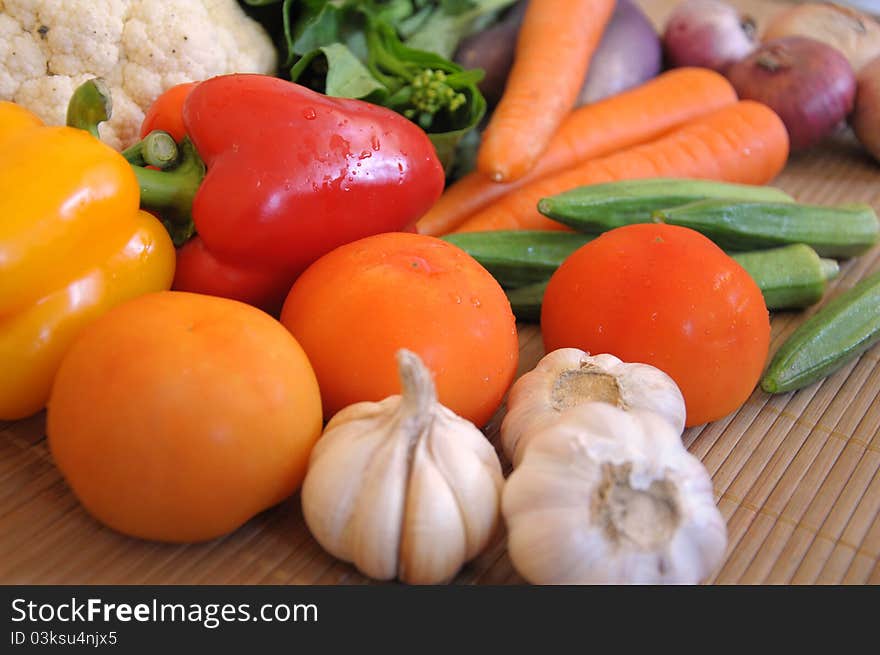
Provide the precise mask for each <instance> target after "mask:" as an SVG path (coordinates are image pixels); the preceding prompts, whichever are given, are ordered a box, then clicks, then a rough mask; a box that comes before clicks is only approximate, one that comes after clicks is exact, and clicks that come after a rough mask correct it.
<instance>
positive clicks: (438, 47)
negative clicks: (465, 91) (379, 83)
mask: <svg viewBox="0 0 880 655" xmlns="http://www.w3.org/2000/svg"><path fill="white" fill-rule="evenodd" d="M514 2H515V0H448V1H447V2H442V3H441V5H444V6H445V8H444V9H443V10H442V11H438V12H435V13H434V14H433V15H432V16H431V18H430V20H428V21H426V22H425V23H424V24H423V25H422V27H421V28H420V29H419V30H418V31H416V32H415V33H413V34H412V35H411V36H410V37H409V38H408V39H407V40H406V43H407V45H408V46H410V47H412V48H415V49H417V50H427V51H429V52H435V53H437V54H439V55H441V56H443V57H446V58H447V59H448V58H451V57H452V55H453V54H455V50H456V48H458V44H459V43H460V42H461V40H462V39H463V38H464V37H466V36H468V35H469V34H471V32H473V31H474V29H475V26H476V25H477V24H478V22H479V21H480V19H481V18H483V17H485V16H486V15H487V14H492V13H494V12H497V11H500V10H501V9H504V8H506V7H508V6H510V5H512V4H513V3H514ZM466 5H467V6H469V7H470V8H469V9H468V8H467V7H466ZM446 6H448V7H446Z"/></svg>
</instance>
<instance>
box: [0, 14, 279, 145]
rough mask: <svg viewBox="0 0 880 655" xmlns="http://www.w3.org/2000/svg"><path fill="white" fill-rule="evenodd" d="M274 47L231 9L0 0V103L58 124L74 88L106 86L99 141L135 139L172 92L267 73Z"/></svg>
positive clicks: (120, 142) (112, 142) (272, 68)
mask: <svg viewBox="0 0 880 655" xmlns="http://www.w3.org/2000/svg"><path fill="white" fill-rule="evenodd" d="M276 63H277V62H276V52H275V48H274V46H273V44H272V42H271V40H270V39H269V36H268V35H267V34H266V32H265V31H264V30H263V28H262V27H261V26H260V25H259V24H258V23H256V22H255V21H253V20H251V19H250V18H249V17H248V16H247V15H246V14H245V13H244V11H243V10H242V8H241V7H240V6H239V5H238V3H237V2H236V0H0V100H11V101H13V102H16V103H18V104H20V105H22V106H24V107H27V108H28V109H30V110H31V111H33V112H34V113H35V114H37V115H38V116H39V117H40V118H41V119H42V120H43V121H45V122H46V123H48V124H51V125H62V124H64V121H65V116H66V112H67V102H68V100H69V99H70V96H71V94H72V93H73V91H74V89H75V88H76V87H77V86H79V85H80V84H81V83H82V82H84V81H85V80H87V79H89V78H91V77H103V78H104V79H105V80H106V81H107V83H108V85H109V86H110V89H111V91H112V93H113V116H112V118H111V120H110V121H108V122H107V123H104V124H102V125H101V128H100V129H101V138H102V139H103V140H104V141H106V142H107V143H108V144H109V145H111V146H113V147H114V148H117V149H122V148H125V147H127V146H129V145H131V144H132V143H133V142H135V141H136V140H137V138H138V130H139V129H140V125H141V122H142V121H143V119H144V112H145V111H146V109H147V108H148V107H149V106H150V104H152V102H153V101H154V100H155V99H156V97H157V96H159V95H160V94H161V93H162V92H163V91H165V90H166V89H168V88H169V87H171V86H174V85H175V84H180V83H182V82H191V81H198V80H204V79H207V78H209V77H213V76H215V75H222V74H226V73H236V72H239V73H246V72H247V73H267V74H271V73H273V72H274V71H275V67H276Z"/></svg>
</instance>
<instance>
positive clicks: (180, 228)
mask: <svg viewBox="0 0 880 655" xmlns="http://www.w3.org/2000/svg"><path fill="white" fill-rule="evenodd" d="M180 151H181V159H180V164H179V165H177V166H176V167H174V168H172V169H170V170H164V171H155V170H152V169H149V168H143V167H141V166H134V165H133V166H132V167H131V168H132V170H133V171H134V173H135V176H136V177H137V180H138V184H139V185H140V189H141V206H142V207H145V208H146V209H151V210H155V211H157V212H159V213H161V214H162V216H163V217H164V218H165V219H166V221H167V222H166V227H169V232H171V236H172V237H176V236H179V235H182V234H190V235H191V234H192V232H193V229H192V204H193V199H194V198H195V195H196V192H197V191H198V190H199V186H200V185H201V183H202V180H203V179H204V177H205V164H204V162H202V159H201V157H199V155H198V153H197V152H196V149H195V147H194V146H193V144H192V142H190V140H189V139H184V140H183V141H182V142H181V144H180ZM169 224H170V225H169ZM171 227H173V228H174V229H171ZM182 238H183V237H182V236H179V238H176V241H179V240H180V239H182Z"/></svg>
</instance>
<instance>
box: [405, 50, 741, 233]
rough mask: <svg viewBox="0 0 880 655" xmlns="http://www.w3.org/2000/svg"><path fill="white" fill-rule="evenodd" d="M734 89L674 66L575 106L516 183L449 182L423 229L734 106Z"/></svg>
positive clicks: (453, 223) (451, 225)
mask: <svg viewBox="0 0 880 655" xmlns="http://www.w3.org/2000/svg"><path fill="white" fill-rule="evenodd" d="M735 102H736V92H735V91H734V90H733V87H732V86H731V85H730V83H729V82H728V81H727V80H726V79H725V78H724V76H722V75H719V74H718V73H716V72H714V71H711V70H709V69H707V68H676V69H673V70H671V71H669V72H668V73H664V74H662V75H660V76H659V77H657V78H655V79H653V80H651V81H650V82H647V83H645V84H643V85H641V86H639V87H636V88H634V89H631V90H629V91H624V92H623V93H620V94H618V95H616V96H612V97H610V98H607V99H605V100H601V101H599V102H596V103H593V104H589V105H584V106H583V107H580V108H578V109H575V110H574V111H573V112H572V113H571V114H569V115H568V118H566V119H565V121H564V122H563V123H562V125H561V126H560V127H559V131H558V132H557V133H556V135H555V136H554V137H553V139H552V140H551V141H550V145H549V146H548V147H547V150H546V152H545V153H544V154H543V155H542V156H541V158H540V159H539V160H538V163H537V165H536V166H535V168H533V169H532V170H531V171H530V172H529V173H528V174H526V175H525V176H524V177H521V178H520V179H518V180H516V181H515V182H507V183H499V182H492V181H491V180H490V179H489V178H488V177H486V176H485V175H483V174H482V173H479V172H477V171H475V172H473V173H470V174H468V175H465V176H464V177H462V178H461V179H460V180H458V181H457V182H456V183H455V184H453V185H452V186H450V187H449V188H448V189H446V191H445V192H444V194H443V195H442V196H441V197H440V199H439V200H438V201H437V202H436V203H435V204H434V206H433V207H432V208H431V209H430V211H428V213H427V214H425V215H424V216H423V217H422V218H421V219H420V220H419V222H418V225H417V228H418V231H419V232H421V233H422V234H430V235H431V236H440V235H443V234H446V233H448V232H451V231H452V230H454V229H455V228H456V227H458V226H459V225H460V224H461V223H463V222H464V221H465V220H466V219H467V217H468V216H470V215H471V214H473V213H475V212H477V211H479V210H480V209H482V208H484V207H486V206H488V205H490V204H491V203H492V202H493V201H494V200H495V199H496V198H500V197H501V196H503V195H505V194H507V193H510V192H511V191H513V190H515V189H518V188H520V187H522V186H525V185H526V184H528V183H530V182H534V181H535V180H538V179H541V178H542V177H545V176H547V175H550V174H552V173H556V172H559V171H561V170H563V169H566V168H569V167H571V166H574V165H576V164H579V163H581V162H583V161H586V160H587V159H592V158H593V157H601V156H602V155H607V154H610V153H612V152H615V151H617V150H622V149H623V148H628V147H630V146H633V145H637V144H639V143H644V142H646V141H651V140H653V139H656V138H657V137H659V136H661V135H663V134H665V133H666V132H668V131H670V130H672V129H674V128H676V127H678V126H679V125H682V124H683V123H687V122H688V121H690V120H693V119H694V118H697V117H699V116H704V115H706V114H708V113H711V112H713V111H715V110H716V109H720V108H721V107H725V106H727V105H732V104H733V103H735Z"/></svg>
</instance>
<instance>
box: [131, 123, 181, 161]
mask: <svg viewBox="0 0 880 655" xmlns="http://www.w3.org/2000/svg"><path fill="white" fill-rule="evenodd" d="M179 155H180V151H179V150H178V149H177V144H176V143H175V142H174V137H172V136H171V135H170V134H168V132H163V131H161V130H154V131H152V132H150V133H149V134H148V135H147V136H145V137H144V138H143V139H142V140H140V141H138V142H137V143H135V144H134V145H133V146H131V147H129V148H127V149H126V150H124V151H123V152H122V156H123V157H125V159H126V160H127V161H128V163H129V164H134V165H135V166H155V167H156V168H159V169H166V168H169V167H170V166H173V165H174V164H176V163H177V159H178V157H179Z"/></svg>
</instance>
